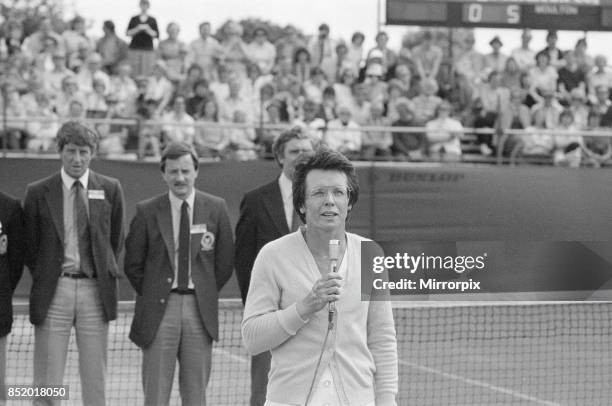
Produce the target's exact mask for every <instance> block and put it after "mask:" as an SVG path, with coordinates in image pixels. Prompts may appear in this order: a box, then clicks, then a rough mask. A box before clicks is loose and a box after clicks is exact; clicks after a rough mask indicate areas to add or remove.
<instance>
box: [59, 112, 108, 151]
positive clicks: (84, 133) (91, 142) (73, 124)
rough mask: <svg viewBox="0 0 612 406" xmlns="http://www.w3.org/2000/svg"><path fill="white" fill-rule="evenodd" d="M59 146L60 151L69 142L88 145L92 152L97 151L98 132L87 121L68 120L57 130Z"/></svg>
mask: <svg viewBox="0 0 612 406" xmlns="http://www.w3.org/2000/svg"><path fill="white" fill-rule="evenodd" d="M56 141H57V148H58V149H59V150H60V152H61V151H62V150H63V149H64V147H65V146H66V145H67V144H75V145H78V146H81V147H82V146H87V147H89V148H91V152H92V153H93V152H95V151H96V148H97V146H98V134H97V133H96V131H95V130H92V129H91V128H89V127H88V126H87V125H86V124H85V123H82V122H79V121H74V120H72V121H68V122H66V123H64V124H63V125H62V126H61V127H60V129H59V130H58V131H57V136H56Z"/></svg>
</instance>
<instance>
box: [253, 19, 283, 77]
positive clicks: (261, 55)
mask: <svg viewBox="0 0 612 406" xmlns="http://www.w3.org/2000/svg"><path fill="white" fill-rule="evenodd" d="M253 36H254V39H253V41H252V42H251V43H250V44H249V45H247V49H248V57H249V60H250V61H251V62H252V63H254V64H255V65H257V66H258V67H259V70H260V71H261V73H262V74H263V75H268V74H269V73H270V72H271V71H272V67H273V66H274V61H275V60H276V48H275V47H274V45H272V44H271V43H270V41H268V32H267V31H266V29H265V28H263V27H257V28H255V31H254V32H253Z"/></svg>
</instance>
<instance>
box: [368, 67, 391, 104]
mask: <svg viewBox="0 0 612 406" xmlns="http://www.w3.org/2000/svg"><path fill="white" fill-rule="evenodd" d="M364 83H365V85H366V87H367V92H368V100H369V102H370V103H372V104H374V103H378V104H383V103H384V102H385V101H386V99H387V83H386V82H384V81H383V67H382V65H379V64H370V66H368V68H367V70H366V80H365V82H364Z"/></svg>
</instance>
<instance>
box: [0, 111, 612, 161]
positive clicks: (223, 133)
mask: <svg viewBox="0 0 612 406" xmlns="http://www.w3.org/2000/svg"><path fill="white" fill-rule="evenodd" d="M65 121H66V119H58V118H49V117H17V116H10V115H6V116H4V117H3V120H2V130H3V131H2V137H1V138H0V140H1V141H2V155H3V156H5V157H7V156H37V157H38V156H55V154H54V153H55V152H56V151H55V148H54V146H52V145H51V144H53V143H54V142H53V139H54V136H55V135H54V132H53V133H52V134H47V138H46V141H47V145H41V146H40V147H37V145H36V143H34V144H33V145H27V144H24V143H23V140H21V139H20V140H19V142H21V144H20V145H19V148H15V146H16V145H15V140H14V139H11V137H13V136H14V135H13V134H14V133H15V132H17V131H18V132H20V133H21V134H26V137H27V136H28V135H30V134H29V133H28V132H29V131H31V130H32V129H39V128H41V127H44V128H43V131H41V133H42V132H44V131H45V130H49V129H53V128H55V129H57V128H59V126H60V125H61V124H62V123H63V122H65ZM82 121H84V122H86V123H88V124H89V125H90V126H92V127H94V128H96V130H97V131H98V133H99V134H100V133H102V134H101V140H100V141H101V143H102V144H104V143H108V142H109V137H108V136H109V133H110V135H111V136H114V137H116V136H119V137H123V138H122V139H120V140H119V144H120V145H119V146H120V147H121V148H115V151H113V150H112V148H111V151H110V152H108V148H104V147H103V148H101V151H100V152H101V154H100V155H101V156H102V157H103V158H105V157H107V158H112V159H133V160H137V159H140V160H146V159H148V158H153V159H157V158H158V155H159V147H160V145H158V146H157V148H153V153H150V152H149V151H147V143H148V142H157V143H158V144H162V143H163V139H161V138H163V137H164V135H162V134H165V137H166V138H172V137H171V136H169V135H168V133H171V132H172V131H173V130H177V129H188V131H191V132H192V133H193V137H194V139H196V141H195V143H196V144H198V143H200V144H201V142H200V141H201V139H202V138H203V137H206V135H207V134H210V132H217V134H216V136H217V137H220V140H221V141H222V143H225V144H226V146H228V145H229V144H230V140H229V137H230V132H232V131H236V130H246V131H248V132H249V136H250V137H253V138H256V139H257V140H258V142H257V143H255V144H254V145H253V146H252V148H244V149H245V150H248V149H251V150H252V152H253V154H250V155H249V157H250V158H272V156H271V150H270V146H271V142H272V139H273V137H274V136H276V135H277V134H279V133H280V132H281V131H283V130H285V129H288V128H291V127H293V126H294V125H292V124H286V123H282V124H266V123H259V124H240V123H218V122H205V121H196V122H194V123H192V124H190V123H180V122H172V121H161V120H141V119H135V118H112V119H110V118H83V119H82ZM111 129H112V130H114V131H115V133H111V132H110V130H111ZM304 129H305V131H306V132H308V133H310V134H311V135H313V136H314V137H315V138H319V139H321V140H326V139H327V137H328V134H329V130H330V129H329V128H327V127H314V128H313V127H308V126H306V127H304ZM337 131H351V132H357V131H358V132H360V133H361V134H362V135H363V134H364V133H379V134H381V133H387V134H398V133H399V134H402V135H406V136H407V135H409V134H418V135H420V136H421V137H422V139H423V140H426V138H427V137H426V134H427V133H428V130H427V129H426V128H425V127H385V126H360V127H359V128H358V129H354V128H348V129H347V128H333V132H337ZM432 132H437V133H440V132H449V133H452V134H456V135H457V136H459V138H460V141H461V150H462V155H461V157H460V158H459V159H458V160H457V161H460V162H470V163H484V164H495V165H505V164H509V165H517V164H523V163H535V164H550V163H552V152H553V151H552V149H554V145H555V144H556V143H558V141H559V139H561V138H563V137H573V138H575V137H577V136H587V137H592V138H602V142H603V144H604V147H605V146H607V149H608V150H609V155H610V156H607V157H606V156H603V159H602V160H603V161H605V162H604V163H603V165H605V166H607V165H611V164H612V129H598V130H590V131H563V130H549V129H527V130H513V129H509V130H504V131H500V130H498V129H493V128H478V129H475V128H463V129H462V130H452V131H450V130H448V131H447V130H432ZM32 135H34V134H32ZM479 135H488V136H491V137H492V139H493V140H494V144H495V145H496V147H497V148H496V150H497V151H496V153H495V154H494V155H490V156H484V155H482V154H481V153H480V150H479V148H478V145H477V137H478V136H479ZM536 136H537V137H542V136H546V137H549V138H548V142H549V143H551V145H552V147H551V148H552V149H551V151H550V154H551V156H538V155H537V154H536V155H534V156H529V154H526V153H525V151H524V147H525V140H528V139H529V138H530V137H536ZM31 139H38V138H31ZM155 140H156V141H155ZM115 141H116V140H115ZM115 141H113V140H111V142H115ZM200 146H202V145H200ZM43 147H44V148H43ZM115 147H117V145H115ZM124 147H125V148H124ZM204 147H206V145H204ZM119 149H122V150H121V151H120V152H118V150H119ZM237 149H240V148H237ZM148 155H152V156H151V157H149V156H148ZM587 155H588V154H587ZM208 157H209V158H213V159H224V158H237V159H240V156H237V155H235V154H221V153H218V154H217V155H214V154H213V155H212V156H208ZM352 158H353V159H357V160H364V157H363V156H361V155H360V154H354V156H352ZM365 160H397V157H393V156H391V155H389V156H386V157H382V158H378V159H365ZM401 160H407V161H411V162H440V161H447V160H445V159H444V157H443V156H440V155H439V154H438V155H436V156H433V155H428V154H427V151H424V153H422V154H415V156H409V157H405V158H404V159H401ZM607 161H610V162H609V163H608V162H607Z"/></svg>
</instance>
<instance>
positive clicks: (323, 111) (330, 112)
mask: <svg viewBox="0 0 612 406" xmlns="http://www.w3.org/2000/svg"><path fill="white" fill-rule="evenodd" d="M337 106H338V102H337V101H336V91H335V90H334V88H333V87H331V86H327V87H326V88H325V89H323V102H322V103H321V105H320V107H319V111H318V113H317V117H319V118H322V119H323V120H324V121H325V122H326V123H327V122H329V121H331V120H333V119H335V118H336V117H337V116H336V107H337Z"/></svg>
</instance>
